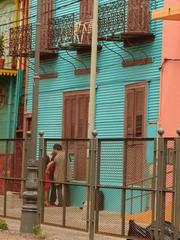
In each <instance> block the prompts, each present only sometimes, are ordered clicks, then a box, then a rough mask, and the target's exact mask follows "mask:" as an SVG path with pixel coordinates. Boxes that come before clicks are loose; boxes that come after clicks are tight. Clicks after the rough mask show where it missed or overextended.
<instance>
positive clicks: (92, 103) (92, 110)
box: [88, 0, 98, 138]
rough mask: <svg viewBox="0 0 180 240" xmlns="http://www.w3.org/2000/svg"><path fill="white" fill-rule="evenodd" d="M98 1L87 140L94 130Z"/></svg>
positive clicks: (93, 26) (94, 6) (94, 13)
mask: <svg viewBox="0 0 180 240" xmlns="http://www.w3.org/2000/svg"><path fill="white" fill-rule="evenodd" d="M97 40H98V0H94V5H93V23H92V49H91V74H90V99H89V115H88V138H92V132H93V131H94V129H95V113H96V70H97V44H98V41H97Z"/></svg>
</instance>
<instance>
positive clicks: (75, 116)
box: [63, 91, 89, 181]
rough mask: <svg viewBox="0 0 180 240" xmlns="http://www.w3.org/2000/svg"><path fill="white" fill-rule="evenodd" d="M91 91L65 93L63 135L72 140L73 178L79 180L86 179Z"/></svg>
mask: <svg viewBox="0 0 180 240" xmlns="http://www.w3.org/2000/svg"><path fill="white" fill-rule="evenodd" d="M88 109H89V91H72V92H66V93H64V100H63V137H64V138H68V139H83V140H72V141H69V144H68V153H69V156H71V157H70V159H71V161H73V164H72V163H71V166H72V172H73V178H74V179H75V180H78V181H83V180H85V179H86V161H87V146H88V142H87V141H86V140H85V139H87V133H88Z"/></svg>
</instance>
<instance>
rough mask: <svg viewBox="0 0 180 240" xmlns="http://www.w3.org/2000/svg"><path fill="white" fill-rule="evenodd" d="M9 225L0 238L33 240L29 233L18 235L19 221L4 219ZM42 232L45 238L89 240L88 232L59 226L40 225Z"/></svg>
mask: <svg viewBox="0 0 180 240" xmlns="http://www.w3.org/2000/svg"><path fill="white" fill-rule="evenodd" d="M6 222H7V224H8V226H9V232H4V233H3V232H2V233H1V232H0V239H2V240H24V239H26V240H33V239H35V238H34V237H33V236H31V235H24V236H22V235H19V228H20V221H18V220H12V219H6ZM42 229H43V232H44V233H45V234H46V236H47V240H89V238H88V233H85V232H81V231H75V230H70V229H64V228H60V227H53V226H49V225H48V226H47V225H42ZM117 239H118V240H123V239H122V238H117V237H110V236H103V235H99V234H98V235H95V238H94V240H117Z"/></svg>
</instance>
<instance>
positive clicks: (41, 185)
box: [38, 131, 44, 223]
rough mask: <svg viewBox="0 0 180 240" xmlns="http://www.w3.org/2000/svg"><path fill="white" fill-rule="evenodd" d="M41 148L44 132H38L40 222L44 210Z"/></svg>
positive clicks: (42, 146) (42, 148) (42, 147)
mask: <svg viewBox="0 0 180 240" xmlns="http://www.w3.org/2000/svg"><path fill="white" fill-rule="evenodd" d="M43 150H44V132H43V131H40V132H39V165H38V167H39V183H38V210H39V213H38V214H39V219H40V221H41V223H42V222H43V214H42V213H43V212H44V195H43V194H44V190H43V189H44V188H43V176H44V172H43V156H44V154H43Z"/></svg>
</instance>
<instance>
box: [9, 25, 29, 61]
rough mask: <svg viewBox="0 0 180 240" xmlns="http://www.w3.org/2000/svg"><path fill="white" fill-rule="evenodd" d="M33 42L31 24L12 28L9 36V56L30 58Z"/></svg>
mask: <svg viewBox="0 0 180 240" xmlns="http://www.w3.org/2000/svg"><path fill="white" fill-rule="evenodd" d="M31 42H32V26H31V24H28V25H24V26H18V27H15V28H11V29H10V36H9V55H10V56H12V57H26V56H30V54H31Z"/></svg>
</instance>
